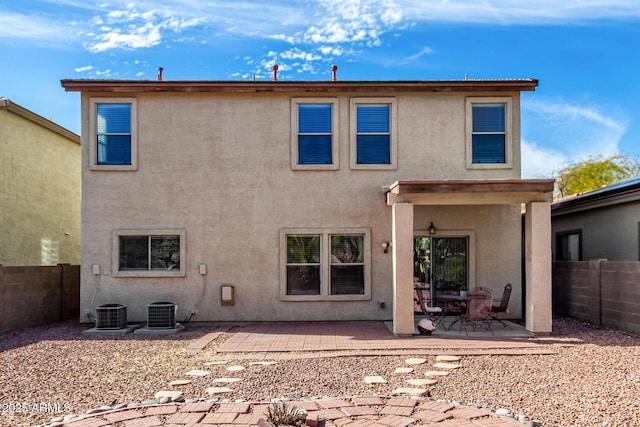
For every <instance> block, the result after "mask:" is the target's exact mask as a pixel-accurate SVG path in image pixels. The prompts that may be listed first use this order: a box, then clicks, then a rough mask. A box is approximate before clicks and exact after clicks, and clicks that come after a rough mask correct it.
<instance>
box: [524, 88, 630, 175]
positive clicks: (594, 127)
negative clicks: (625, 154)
mask: <svg viewBox="0 0 640 427" xmlns="http://www.w3.org/2000/svg"><path fill="white" fill-rule="evenodd" d="M605 111H606V113H605ZM627 127H628V120H627V118H626V117H625V114H624V113H623V112H621V111H618V109H617V108H615V107H610V106H606V107H605V106H599V105H593V104H586V103H585V104H577V103H569V102H567V101H564V100H557V99H547V98H544V97H540V96H536V97H535V98H528V97H527V98H526V99H525V100H523V102H522V137H523V140H527V141H528V142H527V144H526V146H525V144H524V143H523V152H522V159H523V160H522V161H523V176H524V172H525V166H526V167H527V168H528V169H527V173H533V171H540V170H543V169H544V168H545V167H546V168H551V169H552V170H554V169H557V168H558V167H559V166H560V165H561V164H562V163H573V162H576V161H579V160H581V159H584V158H586V157H588V156H592V155H598V154H602V155H605V156H608V155H612V154H616V153H617V152H618V145H619V143H620V140H621V139H622V137H623V136H624V134H625V133H626V131H627ZM541 145H544V146H545V147H553V149H540V148H539V146H541ZM525 148H526V150H528V151H526V152H525ZM525 162H526V165H525ZM545 163H547V165H545Z"/></svg>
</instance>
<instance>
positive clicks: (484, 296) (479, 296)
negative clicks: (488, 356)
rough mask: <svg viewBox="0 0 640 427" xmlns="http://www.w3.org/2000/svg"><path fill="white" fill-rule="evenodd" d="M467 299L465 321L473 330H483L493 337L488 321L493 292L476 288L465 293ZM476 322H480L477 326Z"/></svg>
mask: <svg viewBox="0 0 640 427" xmlns="http://www.w3.org/2000/svg"><path fill="white" fill-rule="evenodd" d="M467 297H468V298H469V301H468V303H467V319H468V321H469V324H471V326H472V327H473V329H474V330H475V329H476V328H477V327H480V328H484V329H486V330H488V331H490V332H491V335H493V331H492V330H491V322H490V321H489V320H490V317H489V315H490V313H491V304H492V302H491V301H492V298H493V291H492V290H491V289H489V288H485V287H477V288H473V289H471V290H470V291H469V292H467ZM476 322H480V323H479V325H477V324H476ZM465 331H466V327H465Z"/></svg>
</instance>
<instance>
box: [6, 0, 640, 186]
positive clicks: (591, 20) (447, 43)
mask: <svg viewBox="0 0 640 427" xmlns="http://www.w3.org/2000/svg"><path fill="white" fill-rule="evenodd" d="M0 52H2V58H3V64H2V67H0V97H5V98H9V99H11V100H12V101H14V102H16V103H18V104H20V105H22V106H23V107H25V108H28V109H30V110H32V111H34V112H35V113H37V114H40V115H42V116H44V117H46V118H49V119H51V120H53V121H55V122H57V123H59V124H61V125H62V126H64V127H66V128H68V129H70V130H72V131H75V132H79V131H80V105H79V104H80V100H79V94H78V93H66V92H64V90H63V89H62V88H61V86H60V80H61V79H87V78H90V79H155V78H156V75H157V70H158V67H160V66H161V67H164V79H165V80H249V79H251V78H253V77H254V76H255V78H256V79H270V78H271V66H272V65H273V64H274V63H277V64H278V65H279V67H280V70H279V79H281V80H328V79H330V78H331V69H330V68H331V65H332V64H336V65H338V79H339V80H448V79H463V78H464V76H465V74H467V75H468V76H469V78H479V79H485V78H535V79H539V80H540V85H539V87H538V88H537V90H536V91H535V92H532V93H523V96H522V143H523V148H522V149H523V154H522V159H523V170H522V173H523V177H525V178H542V177H550V176H551V174H552V172H553V171H554V170H556V169H558V168H559V167H560V166H562V165H563V164H566V163H568V162H569V163H570V162H575V161H577V160H580V159H583V158H585V157H587V156H589V155H596V154H603V155H610V154H614V153H618V152H621V153H627V154H633V155H638V154H639V153H640V102H638V98H639V95H640V1H635V0H562V1H558V0H553V1H551V0H482V1H480V0H437V1H436V0H370V1H364V0H332V1H329V0H306V1H304V0H303V1H294V0H269V1H266V0H246V1H242V0H237V1H220V0H218V1H215V0H211V1H206V0H205V1H198V0H153V1H146V0H142V1H135V0H134V1H129V0H104V1H100V0H99V1H97V2H93V1H91V0H59V1H48V0H29V1H28V2H23V1H9V0H3V1H2V2H0Z"/></svg>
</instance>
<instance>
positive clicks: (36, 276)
mask: <svg viewBox="0 0 640 427" xmlns="http://www.w3.org/2000/svg"><path fill="white" fill-rule="evenodd" d="M79 314H80V266H78V265H67V264H60V265H57V266H43V267H37V266H34V267H3V266H0V331H8V330H12V329H17V328H23V327H28V326H36V325H42V324H47V323H53V322H59V321H63V320H68V319H73V318H75V317H78V316H79Z"/></svg>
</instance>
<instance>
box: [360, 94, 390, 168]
mask: <svg viewBox="0 0 640 427" xmlns="http://www.w3.org/2000/svg"><path fill="white" fill-rule="evenodd" d="M350 110H351V111H350V116H351V138H350V139H351V143H350V145H351V161H350V163H351V168H352V169H395V168H396V167H397V165H396V163H397V162H396V132H395V128H396V125H395V122H396V120H395V118H396V104H395V98H352V99H351V108H350Z"/></svg>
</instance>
